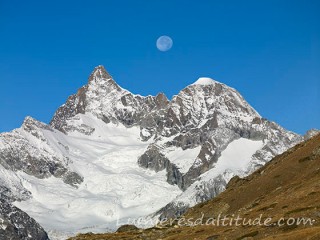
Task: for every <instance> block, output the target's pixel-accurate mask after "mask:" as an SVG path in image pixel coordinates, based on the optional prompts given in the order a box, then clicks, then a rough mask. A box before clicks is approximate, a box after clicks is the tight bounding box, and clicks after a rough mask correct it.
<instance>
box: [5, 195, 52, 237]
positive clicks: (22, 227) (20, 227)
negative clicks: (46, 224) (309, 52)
mask: <svg viewBox="0 0 320 240" xmlns="http://www.w3.org/2000/svg"><path fill="white" fill-rule="evenodd" d="M0 239H1V240H28V239H30V240H35V239H36V240H48V239H49V238H48V235H47V233H46V232H45V231H44V230H43V228H42V227H41V226H40V225H39V224H38V223H37V222H36V221H35V220H34V219H32V218H31V217H29V216H28V214H26V213H25V212H23V211H21V210H20V209H19V208H17V207H15V206H13V205H12V204H11V203H8V202H6V201H5V200H3V199H0Z"/></svg>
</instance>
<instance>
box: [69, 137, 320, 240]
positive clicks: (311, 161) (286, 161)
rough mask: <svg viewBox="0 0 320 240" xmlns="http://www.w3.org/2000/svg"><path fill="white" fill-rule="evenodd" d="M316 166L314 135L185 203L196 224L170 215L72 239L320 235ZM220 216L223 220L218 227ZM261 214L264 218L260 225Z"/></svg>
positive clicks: (318, 140)
mask: <svg viewBox="0 0 320 240" xmlns="http://www.w3.org/2000/svg"><path fill="white" fill-rule="evenodd" d="M319 166H320V134H318V135H316V136H314V137H313V138H311V139H310V140H308V141H306V142H303V143H300V144H298V145H296V146H295V147H293V148H291V149H290V150H288V151H287V152H285V153H283V154H281V155H279V156H277V157H275V158H274V159H273V160H272V161H270V162H269V163H267V164H266V165H265V166H264V167H262V168H260V169H259V170H257V171H255V172H254V173H253V174H251V175H249V176H247V177H245V178H239V177H234V178H233V179H232V180H231V181H230V182H229V184H228V187H227V189H226V191H224V192H223V193H221V194H220V195H219V196H217V197H216V198H214V199H212V200H209V201H207V202H204V203H201V204H198V205H196V206H195V207H193V208H190V209H189V210H188V211H187V212H186V214H185V215H184V216H183V218H184V219H188V220H191V222H192V223H196V220H197V219H200V220H199V221H198V225H193V226H182V224H181V225H179V224H178V221H177V220H176V221H175V222H174V224H173V225H171V226H170V224H168V225H167V226H165V227H164V226H162V227H161V228H160V226H161V225H159V227H158V228H157V227H156V228H152V229H146V230H134V229H132V228H131V230H130V228H129V227H127V229H129V230H127V231H120V232H118V233H116V234H105V235H101V234H100V235H92V234H86V235H79V236H77V237H74V238H72V239H74V240H81V239H88V240H89V239H90V240H91V239H150V240H152V239H168V240H169V239H175V240H179V239H207V240H212V239H215V240H220V239H239V240H240V239H265V240H270V239H288V240H289V239H290V240H295V239H297V240H300V239H309V240H311V239H312V240H316V239H319V238H320V234H319V232H320V205H319V202H320V192H319V187H320V167H319ZM219 215H220V221H219V222H220V225H219V226H218V224H217V222H215V224H214V225H213V224H212V219H211V220H210V218H215V219H216V220H217V219H218V218H219ZM224 216H227V217H229V220H228V221H227V222H226V224H225V225H224V226H223V225H222V224H223V222H222V218H223V217H224ZM237 216H239V217H240V218H242V219H243V218H246V219H247V220H246V221H245V222H246V224H243V220H240V221H238V223H239V225H238V226H237V225H236V222H235V221H233V222H232V224H231V225H230V218H233V219H236V217H237ZM260 216H261V221H260V223H262V224H260V225H259V224H258V221H256V225H253V224H251V225H249V224H248V220H249V219H251V220H252V222H253V221H254V220H255V219H259V218H260ZM267 218H270V221H268V222H267V223H268V224H267V225H263V223H264V221H265V220H266V219H267ZM299 219H300V220H299ZM302 219H305V220H304V221H303V220H302ZM308 219H309V220H308ZM279 220H280V221H279ZM278 221H279V225H278ZM299 221H300V223H299ZM207 222H208V223H209V224H208V225H206V223H207ZM181 223H187V221H186V220H185V221H184V222H182V221H181ZM200 223H202V225H201V224H200Z"/></svg>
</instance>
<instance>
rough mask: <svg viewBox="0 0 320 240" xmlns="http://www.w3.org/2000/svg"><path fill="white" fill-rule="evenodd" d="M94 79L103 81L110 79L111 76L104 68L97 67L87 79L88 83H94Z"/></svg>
mask: <svg viewBox="0 0 320 240" xmlns="http://www.w3.org/2000/svg"><path fill="white" fill-rule="evenodd" d="M96 79H104V80H109V79H112V77H111V75H110V74H109V73H108V72H107V70H106V69H105V68H104V66H102V65H99V66H97V67H95V68H94V70H93V71H92V73H91V74H90V77H89V83H90V82H91V81H95V80H96Z"/></svg>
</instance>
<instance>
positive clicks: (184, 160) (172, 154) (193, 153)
mask: <svg viewBox="0 0 320 240" xmlns="http://www.w3.org/2000/svg"><path fill="white" fill-rule="evenodd" d="M200 149H201V146H198V147H196V148H192V149H186V150H183V149H182V148H172V149H170V150H169V151H168V152H167V153H166V154H165V155H166V157H167V158H168V159H169V160H170V162H172V163H174V164H175V165H176V166H177V167H178V168H179V171H180V172H181V173H182V174H184V173H187V172H188V170H189V169H190V167H191V166H192V165H193V163H194V162H195V160H196V158H197V156H198V154H199V152H200Z"/></svg>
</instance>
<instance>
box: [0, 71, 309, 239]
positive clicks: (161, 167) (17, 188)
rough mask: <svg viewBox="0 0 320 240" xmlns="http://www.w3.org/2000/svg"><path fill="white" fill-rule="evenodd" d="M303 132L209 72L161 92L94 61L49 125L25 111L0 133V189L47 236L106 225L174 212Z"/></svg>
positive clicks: (293, 141) (206, 195) (219, 187)
mask: <svg viewBox="0 0 320 240" xmlns="http://www.w3.org/2000/svg"><path fill="white" fill-rule="evenodd" d="M302 140H303V137H302V136H299V135H297V134H295V133H292V132H290V131H287V130H285V129H283V128H282V127H280V126H279V125H277V124H276V123H274V122H271V121H268V120H266V119H264V118H262V117H261V116H260V115H259V114H258V113H257V112H256V111H255V110H254V109H253V108H252V107H251V106H250V105H249V104H248V103H247V102H246V101H245V100H244V98H243V97H242V96H241V95H240V94H239V93H238V92H237V91H236V90H235V89H233V88H231V87H228V86H226V85H225V84H222V83H219V82H217V81H215V80H212V79H209V78H200V79H198V80H197V81H196V82H195V83H193V84H191V85H189V86H187V87H186V88H184V89H183V90H181V91H180V92H179V93H178V94H177V95H176V96H174V97H173V98H172V100H170V101H169V100H168V99H167V97H166V96H165V95H164V94H162V93H160V94H158V95H157V96H147V97H143V96H140V95H136V94H132V93H130V92H129V91H127V90H125V89H123V88H121V87H120V86H119V85H118V84H117V83H116V82H115V81H114V80H113V78H112V77H111V76H110V74H109V73H107V71H106V70H105V69H104V68H103V67H102V66H98V67H96V68H95V69H94V71H93V72H92V74H91V75H90V77H89V80H88V83H87V84H86V85H85V86H83V87H82V88H80V89H79V90H78V91H77V93H76V94H74V95H71V96H70V97H69V98H68V99H67V101H66V103H65V104H63V105H62V106H61V107H60V108H59V109H58V110H57V111H56V113H55V114H54V116H53V118H52V120H51V122H50V124H49V125H47V124H44V123H41V122H39V121H37V120H35V119H33V118H31V117H27V118H26V119H25V121H24V123H23V124H22V126H21V128H19V129H15V130H13V131H12V132H9V133H2V134H0V171H1V173H2V174H1V175H0V190H1V189H2V190H1V191H2V192H3V195H5V196H7V198H8V199H9V201H10V202H14V204H15V205H16V206H18V207H19V208H21V209H22V210H24V211H26V212H27V213H28V214H29V215H30V216H32V217H34V218H35V219H36V220H37V221H38V222H39V223H40V224H41V225H42V226H43V227H44V228H45V229H46V230H47V231H48V232H49V234H50V237H52V238H55V237H56V238H62V237H63V236H69V235H72V234H75V233H76V232H85V231H96V232H99V231H105V229H106V228H107V229H109V230H110V231H112V230H115V229H116V227H117V224H119V223H122V222H126V221H127V219H128V218H132V217H139V216H146V215H149V216H153V217H154V218H165V217H170V216H178V215H180V214H182V213H184V212H185V211H186V209H188V208H189V207H191V206H194V205H195V204H197V203H200V202H203V201H206V200H208V199H211V198H212V197H214V196H216V195H217V194H219V193H220V192H221V191H223V190H224V189H225V187H226V184H227V183H228V181H229V180H230V179H231V178H232V177H233V176H235V175H239V176H246V175H247V174H249V173H251V172H253V171H254V170H255V169H257V168H259V167H261V166H263V165H264V164H265V163H266V162H268V161H269V160H271V158H272V157H274V156H276V155H278V154H280V153H282V152H284V151H285V150H287V149H288V148H289V147H291V146H293V145H295V144H296V143H298V142H300V141H302ZM249 145H250V149H248V151H246V152H244V154H241V155H239V154H238V153H239V152H242V149H243V148H244V146H246V147H247V146H249ZM240 156H241V159H240V158H239V157H240ZM238 158H239V159H238ZM30 206H32V207H30ZM145 206H148V207H147V208H146V207H145ZM70 222H72V224H70Z"/></svg>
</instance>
